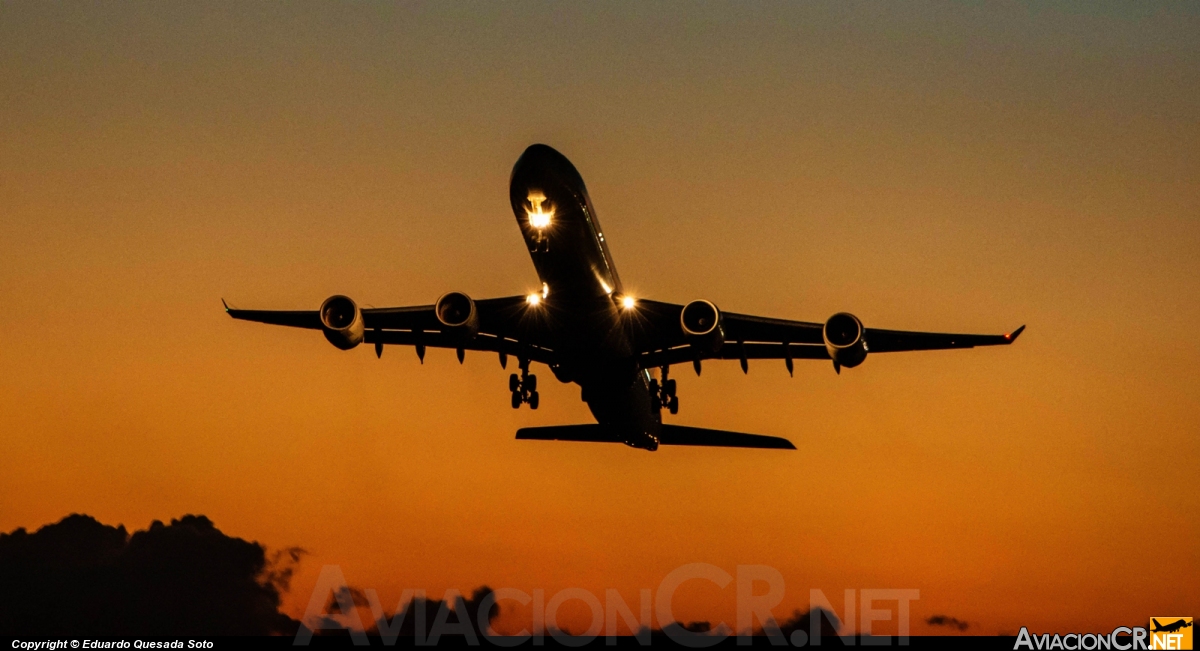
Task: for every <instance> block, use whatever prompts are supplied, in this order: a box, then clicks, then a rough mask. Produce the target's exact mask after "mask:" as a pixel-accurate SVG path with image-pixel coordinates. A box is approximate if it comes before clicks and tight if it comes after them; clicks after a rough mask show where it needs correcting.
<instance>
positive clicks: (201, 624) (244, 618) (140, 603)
mask: <svg viewBox="0 0 1200 651" xmlns="http://www.w3.org/2000/svg"><path fill="white" fill-rule="evenodd" d="M302 553H303V550H300V549H299V548H292V549H285V550H279V551H276V552H275V553H273V554H272V555H271V556H270V558H268V556H267V551H266V549H265V548H264V547H263V546H262V545H260V544H258V543H256V542H247V541H245V540H242V539H240V538H234V537H231V536H227V535H225V534H224V533H222V532H221V531H220V530H218V529H217V528H216V527H215V526H213V523H212V522H211V521H210V520H209V519H208V518H206V517H204V516H202V515H199V516H197V515H185V516H183V517H182V518H180V519H178V520H172V521H171V524H169V525H164V524H163V523H162V522H159V521H157V520H156V521H155V522H154V523H153V524H151V525H150V528H149V529H147V530H145V531H136V532H134V533H133V535H129V534H128V532H126V530H125V527H124V526H119V527H111V526H107V525H104V524H101V523H100V522H97V521H96V520H95V519H94V518H92V517H90V516H87V515H70V516H68V517H66V518H63V519H62V521H60V522H58V523H56V524H51V525H47V526H45V527H42V528H41V529H38V530H37V531H36V532H35V533H28V532H27V531H26V530H25V529H17V530H16V531H13V532H12V533H8V534H0V635H22V636H33V635H37V636H42V635H46V636H56V635H63V636H66V635H72V634H78V635H91V636H135V635H136V636H168V635H170V636H177V635H268V634H291V633H295V631H296V628H297V626H298V625H299V622H297V621H296V620H293V619H292V618H290V617H288V616H287V615H285V614H283V613H281V612H280V611H279V605H280V595H281V594H282V593H283V592H286V591H287V589H288V582H289V581H290V580H291V577H292V571H293V569H294V567H295V565H296V563H297V562H298V561H299V558H300V555H301V554H302Z"/></svg>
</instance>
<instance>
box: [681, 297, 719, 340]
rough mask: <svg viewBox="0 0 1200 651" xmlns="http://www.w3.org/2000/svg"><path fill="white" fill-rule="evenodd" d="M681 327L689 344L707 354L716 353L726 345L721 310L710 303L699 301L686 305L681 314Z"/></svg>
mask: <svg viewBox="0 0 1200 651" xmlns="http://www.w3.org/2000/svg"><path fill="white" fill-rule="evenodd" d="M679 325H680V326H681V327H682V328H683V336H684V337H685V338H686V339H687V340H688V343H690V344H692V345H693V346H695V347H697V348H700V349H702V350H704V351H706V352H716V351H717V350H719V349H720V348H721V346H722V345H723V344H724V343H725V331H724V329H723V328H722V327H721V310H718V309H717V306H716V305H713V304H712V303H710V302H708V301H705V300H697V301H692V302H691V303H688V304H687V305H684V306H683V311H681V312H680V313H679Z"/></svg>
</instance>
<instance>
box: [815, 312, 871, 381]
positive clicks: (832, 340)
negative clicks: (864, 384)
mask: <svg viewBox="0 0 1200 651" xmlns="http://www.w3.org/2000/svg"><path fill="white" fill-rule="evenodd" d="M865 332H866V329H865V328H863V324H862V321H859V320H858V317H856V316H854V315H853V314H850V313H849V312H838V313H837V314H835V315H833V316H831V317H829V320H828V321H826V322H825V327H824V328H822V329H821V336H822V337H824V338H825V350H827V351H829V356H830V357H831V358H833V363H834V364H835V365H837V366H845V367H846V368H854V367H855V366H858V365H859V364H862V363H863V360H865V359H866V358H867V342H866V340H865V339H863V334H864V333H865Z"/></svg>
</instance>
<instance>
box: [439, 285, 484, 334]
mask: <svg viewBox="0 0 1200 651" xmlns="http://www.w3.org/2000/svg"><path fill="white" fill-rule="evenodd" d="M433 313H434V315H436V316H437V320H438V323H441V324H442V327H443V328H444V329H445V331H446V332H447V333H449V334H452V335H454V336H456V337H459V338H461V339H463V340H470V339H474V338H475V335H477V334H479V312H477V311H476V310H475V301H473V300H471V297H470V296H467V295H466V294H464V293H462V292H448V293H445V294H442V297H441V298H439V299H438V300H437V303H434V304H433Z"/></svg>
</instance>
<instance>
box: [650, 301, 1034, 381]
mask: <svg viewBox="0 0 1200 651" xmlns="http://www.w3.org/2000/svg"><path fill="white" fill-rule="evenodd" d="M682 311H683V306H682V305H676V304H674V303H663V302H660V301H651V300H644V299H643V300H639V301H638V308H637V313H636V314H635V315H634V316H633V318H632V320H631V321H630V329H631V333H632V334H633V336H634V340H635V342H636V348H637V350H638V351H640V354H639V356H638V364H639V365H640V366H641V367H642V368H653V367H656V366H664V365H670V364H684V363H687V362H693V361H697V360H702V359H741V360H750V359H784V360H793V359H826V360H827V359H829V358H830V357H829V352H828V351H827V350H826V348H825V338H824V335H823V334H822V331H823V328H824V324H822V323H813V322H809V321H790V320H787V319H773V318H769V317H762V316H754V315H751V314H738V313H735V312H722V313H721V326H722V328H723V330H724V332H725V342H724V345H722V346H720V347H719V348H718V349H717V350H716V351H700V350H697V349H695V348H694V347H692V346H691V345H690V344H689V343H688V341H687V339H685V338H684V336H683V329H682V327H681V323H680V315H681V313H682ZM1024 330H1025V326H1021V327H1020V328H1017V329H1016V330H1014V331H1012V332H1010V333H1008V334H1003V335H976V334H953V333H940V332H909V331H905V330H883V329H879V328H865V329H864V332H863V340H864V341H865V342H866V345H867V350H868V352H869V353H894V352H904V351H914V350H945V349H954V348H974V347H976V346H1006V345H1008V344H1011V343H1012V342H1014V341H1016V340H1017V337H1019V336H1020V335H1021V332H1023V331H1024ZM788 363H789V368H790V363H791V362H790V361H789V362H788Z"/></svg>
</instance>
